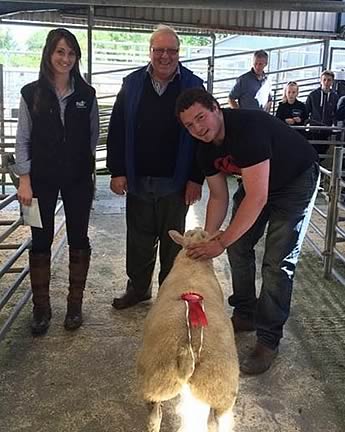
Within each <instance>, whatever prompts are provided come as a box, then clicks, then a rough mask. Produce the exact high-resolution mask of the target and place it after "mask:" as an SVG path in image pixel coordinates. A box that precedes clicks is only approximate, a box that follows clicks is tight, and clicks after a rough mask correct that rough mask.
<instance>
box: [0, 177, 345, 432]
mask: <svg viewBox="0 0 345 432" xmlns="http://www.w3.org/2000/svg"><path fill="white" fill-rule="evenodd" d="M108 182H109V179H108V178H107V177H100V178H98V182H97V184H98V190H97V198H96V201H95V205H94V210H93V212H92V217H91V228H90V237H91V241H92V245H93V254H92V264H91V268H90V273H89V278H88V283H87V290H86V294H85V303H84V319H85V322H84V324H83V326H82V327H81V328H80V329H79V330H78V331H76V332H74V333H68V332H66V331H65V330H64V328H63V325H62V324H63V319H64V314H65V302H66V300H65V297H66V286H67V278H68V275H67V253H66V252H67V250H66V248H64V250H63V251H62V254H61V256H60V257H59V258H58V260H57V261H56V263H55V265H54V269H53V277H52V283H51V298H52V307H53V319H52V323H51V327H50V329H49V331H48V333H47V335H46V336H44V337H40V338H33V337H32V336H31V334H30V331H29V323H30V316H31V305H30V304H28V305H27V306H26V307H25V309H24V310H23V311H22V313H21V314H20V316H19V318H18V319H17V321H16V322H15V324H14V326H13V327H12V329H11V331H10V332H9V333H8V334H7V337H6V339H5V340H4V341H3V342H2V343H1V345H0V432H19V431H20V432H43V431H44V432H135V431H137V432H144V431H145V428H144V424H145V417H146V409H145V407H144V405H143V403H142V402H141V401H140V400H138V399H137V397H136V389H135V358H136V352H137V349H138V345H139V343H140V340H141V331H142V323H143V320H144V318H145V315H146V313H147V311H148V310H149V307H150V304H143V305H140V306H137V307H134V308H131V309H129V310H125V311H121V312H119V311H115V310H114V309H113V308H112V307H111V301H112V298H113V297H114V295H115V294H121V293H122V291H123V289H124V287H125V282H126V276H125V271H124V268H125V259H124V250H125V234H124V233H125V223H124V211H123V210H124V209H123V207H124V201H123V199H122V198H121V197H115V195H113V194H111V193H110V192H109V190H108ZM205 198H206V196H205ZM204 204H205V200H203V202H202V203H199V204H198V205H196V206H193V208H192V209H191V211H190V213H189V215H188V226H189V227H190V228H192V227H194V226H201V225H203V215H204ZM215 266H216V270H217V274H218V276H219V279H220V282H221V284H222V286H223V288H224V291H225V293H226V295H228V294H229V292H230V291H231V282H230V272H229V266H228V264H227V261H226V257H225V254H224V256H222V257H220V258H217V259H216V260H215ZM259 279H260V278H259V275H258V281H259ZM28 283H29V281H28V279H27V280H25V281H24V285H25V286H28ZM155 287H156V288H157V285H155ZM229 313H230V310H229ZM344 316H345V288H343V287H341V286H340V285H338V284H337V283H335V282H328V281H325V280H324V279H322V267H321V263H320V261H319V260H318V259H317V258H316V256H315V255H314V253H313V252H311V251H310V250H308V248H307V247H305V248H304V252H303V254H302V258H301V261H300V264H299V267H298V271H297V275H296V280H295V291H294V300H293V305H292V312H291V317H290V319H289V321H288V324H287V326H286V331H285V337H284V339H283V340H282V344H281V349H280V355H279V357H278V359H277V361H276V363H275V364H274V366H273V367H272V368H271V370H269V371H268V372H266V373H265V374H263V375H261V376H257V377H245V376H241V379H240V391H239V397H238V400H237V403H236V406H235V422H236V426H235V432H344V431H345V392H344V388H345V387H344V382H345V380H344V378H345V355H344V354H345V318H344ZM254 340H255V336H254V335H253V334H247V335H241V336H239V337H238V338H237V343H238V350H239V354H240V357H241V356H242V355H243V353H245V352H246V351H247V350H248V349H249V348H250V347H251V345H252V344H253V343H254ZM174 408H175V401H173V402H169V403H167V404H166V407H165V410H164V415H165V416H164V418H163V425H162V432H174V431H176V430H177V429H178V423H177V419H176V416H175V414H174ZM196 432H197V431H196Z"/></svg>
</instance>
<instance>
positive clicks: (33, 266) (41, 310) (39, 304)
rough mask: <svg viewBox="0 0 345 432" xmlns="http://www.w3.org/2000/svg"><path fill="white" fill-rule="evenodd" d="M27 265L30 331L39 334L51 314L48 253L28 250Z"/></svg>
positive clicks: (48, 322)
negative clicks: (29, 294) (31, 304)
mask: <svg viewBox="0 0 345 432" xmlns="http://www.w3.org/2000/svg"><path fill="white" fill-rule="evenodd" d="M29 267H30V279H31V289H32V302H33V304H34V307H33V318H32V322H31V333H32V334H33V335H34V336H39V335H43V334H44V333H46V332H47V330H48V328H49V324H50V319H51V316H52V313H51V308H50V299H49V282H50V254H41V253H39V254H36V253H33V252H32V251H30V252H29Z"/></svg>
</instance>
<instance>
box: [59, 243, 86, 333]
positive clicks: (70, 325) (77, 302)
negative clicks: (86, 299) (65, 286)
mask: <svg viewBox="0 0 345 432" xmlns="http://www.w3.org/2000/svg"><path fill="white" fill-rule="evenodd" d="M90 255H91V249H70V250H69V293H68V296H67V313H66V316H65V321H64V326H65V329H66V330H75V329H77V328H79V327H80V326H81V324H82V322H83V316H82V303H83V292H84V289H85V282H86V278H87V273H88V270H89V265H90Z"/></svg>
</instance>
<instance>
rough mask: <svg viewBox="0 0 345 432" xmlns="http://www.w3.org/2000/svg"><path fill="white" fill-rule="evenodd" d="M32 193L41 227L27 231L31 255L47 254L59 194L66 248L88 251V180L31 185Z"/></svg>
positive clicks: (51, 238)
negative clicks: (63, 219)
mask: <svg viewBox="0 0 345 432" xmlns="http://www.w3.org/2000/svg"><path fill="white" fill-rule="evenodd" d="M32 190H33V196H34V197H36V198H38V203H39V207H40V212H41V219H42V225H43V228H34V227H32V228H31V233H32V252H33V253H50V249H51V245H52V243H53V239H54V219H55V217H54V213H55V207H56V203H57V199H58V194H59V191H60V192H61V198H62V201H63V205H64V211H65V216H66V230H67V239H68V244H69V246H70V247H71V248H72V249H89V248H90V242H89V238H88V235H87V233H88V227H89V218H90V209H91V204H92V198H93V191H94V185H93V181H92V177H91V176H90V177H89V178H87V179H85V180H82V181H79V182H75V183H71V184H65V185H60V184H56V183H53V182H51V183H44V182H33V184H32Z"/></svg>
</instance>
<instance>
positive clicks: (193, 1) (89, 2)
mask: <svg viewBox="0 0 345 432" xmlns="http://www.w3.org/2000/svg"><path fill="white" fill-rule="evenodd" d="M12 2H13V3H36V4H46V3H47V0H35V1H34V2H31V1H29V0H12ZM48 3H49V4H50V5H52V4H54V5H56V7H57V8H58V5H64V6H67V5H71V6H112V7H116V6H118V7H151V8H170V9H177V8H190V9H220V10H283V11H310V12H345V3H344V1H341V0H300V1H295V0H291V1H288V0H261V1H258V0H174V1H171V0H165V1H155V0H151V1H150V0H65V1H61V0H48Z"/></svg>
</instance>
